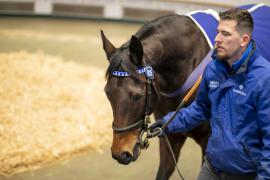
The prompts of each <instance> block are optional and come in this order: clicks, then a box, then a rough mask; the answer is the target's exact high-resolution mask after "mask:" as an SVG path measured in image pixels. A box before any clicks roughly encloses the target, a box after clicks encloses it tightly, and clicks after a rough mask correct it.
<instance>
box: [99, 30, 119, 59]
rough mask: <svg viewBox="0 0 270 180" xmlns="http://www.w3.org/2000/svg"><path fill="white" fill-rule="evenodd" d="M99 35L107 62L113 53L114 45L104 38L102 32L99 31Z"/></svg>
mask: <svg viewBox="0 0 270 180" xmlns="http://www.w3.org/2000/svg"><path fill="white" fill-rule="evenodd" d="M100 33H101V39H102V43H103V49H104V51H105V53H106V55H107V59H108V60H109V59H110V57H111V55H112V54H113V52H114V51H115V49H116V48H115V47H114V45H113V44H112V43H111V42H110V41H109V40H108V39H107V38H106V36H105V35H104V33H103V30H100Z"/></svg>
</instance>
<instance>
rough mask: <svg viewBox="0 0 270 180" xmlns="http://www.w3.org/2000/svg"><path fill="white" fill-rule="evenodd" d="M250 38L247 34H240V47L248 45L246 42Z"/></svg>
mask: <svg viewBox="0 0 270 180" xmlns="http://www.w3.org/2000/svg"><path fill="white" fill-rule="evenodd" d="M250 40H251V38H250V36H249V35H248V34H244V35H243V36H242V40H241V44H240V46H241V47H245V46H248V43H249V42H250Z"/></svg>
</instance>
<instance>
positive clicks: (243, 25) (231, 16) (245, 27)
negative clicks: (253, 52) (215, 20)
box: [219, 8, 254, 36]
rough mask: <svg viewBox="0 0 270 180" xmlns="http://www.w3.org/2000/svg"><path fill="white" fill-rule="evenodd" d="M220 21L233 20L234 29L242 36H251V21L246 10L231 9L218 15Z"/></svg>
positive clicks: (252, 24)
mask: <svg viewBox="0 0 270 180" xmlns="http://www.w3.org/2000/svg"><path fill="white" fill-rule="evenodd" d="M219 18H220V20H235V21H236V22H237V25H236V29H237V31H238V32H239V33H240V34H241V35H243V34H246V33H247V34H248V35H250V36H252V32H253V26H254V23H253V19H252V16H251V14H250V13H249V12H248V11H247V10H243V9H239V8H232V9H229V10H227V11H224V12H220V13H219Z"/></svg>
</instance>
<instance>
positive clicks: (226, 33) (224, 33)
mask: <svg viewBox="0 0 270 180" xmlns="http://www.w3.org/2000/svg"><path fill="white" fill-rule="evenodd" d="M222 34H223V35H224V36H229V35H230V33H228V32H222Z"/></svg>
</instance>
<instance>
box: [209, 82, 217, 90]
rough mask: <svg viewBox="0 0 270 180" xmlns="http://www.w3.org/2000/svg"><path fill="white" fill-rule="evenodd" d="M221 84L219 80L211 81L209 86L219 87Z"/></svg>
mask: <svg viewBox="0 0 270 180" xmlns="http://www.w3.org/2000/svg"><path fill="white" fill-rule="evenodd" d="M218 86H219V82H218V81H209V88H212V89H214V88H217V87H218Z"/></svg>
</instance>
